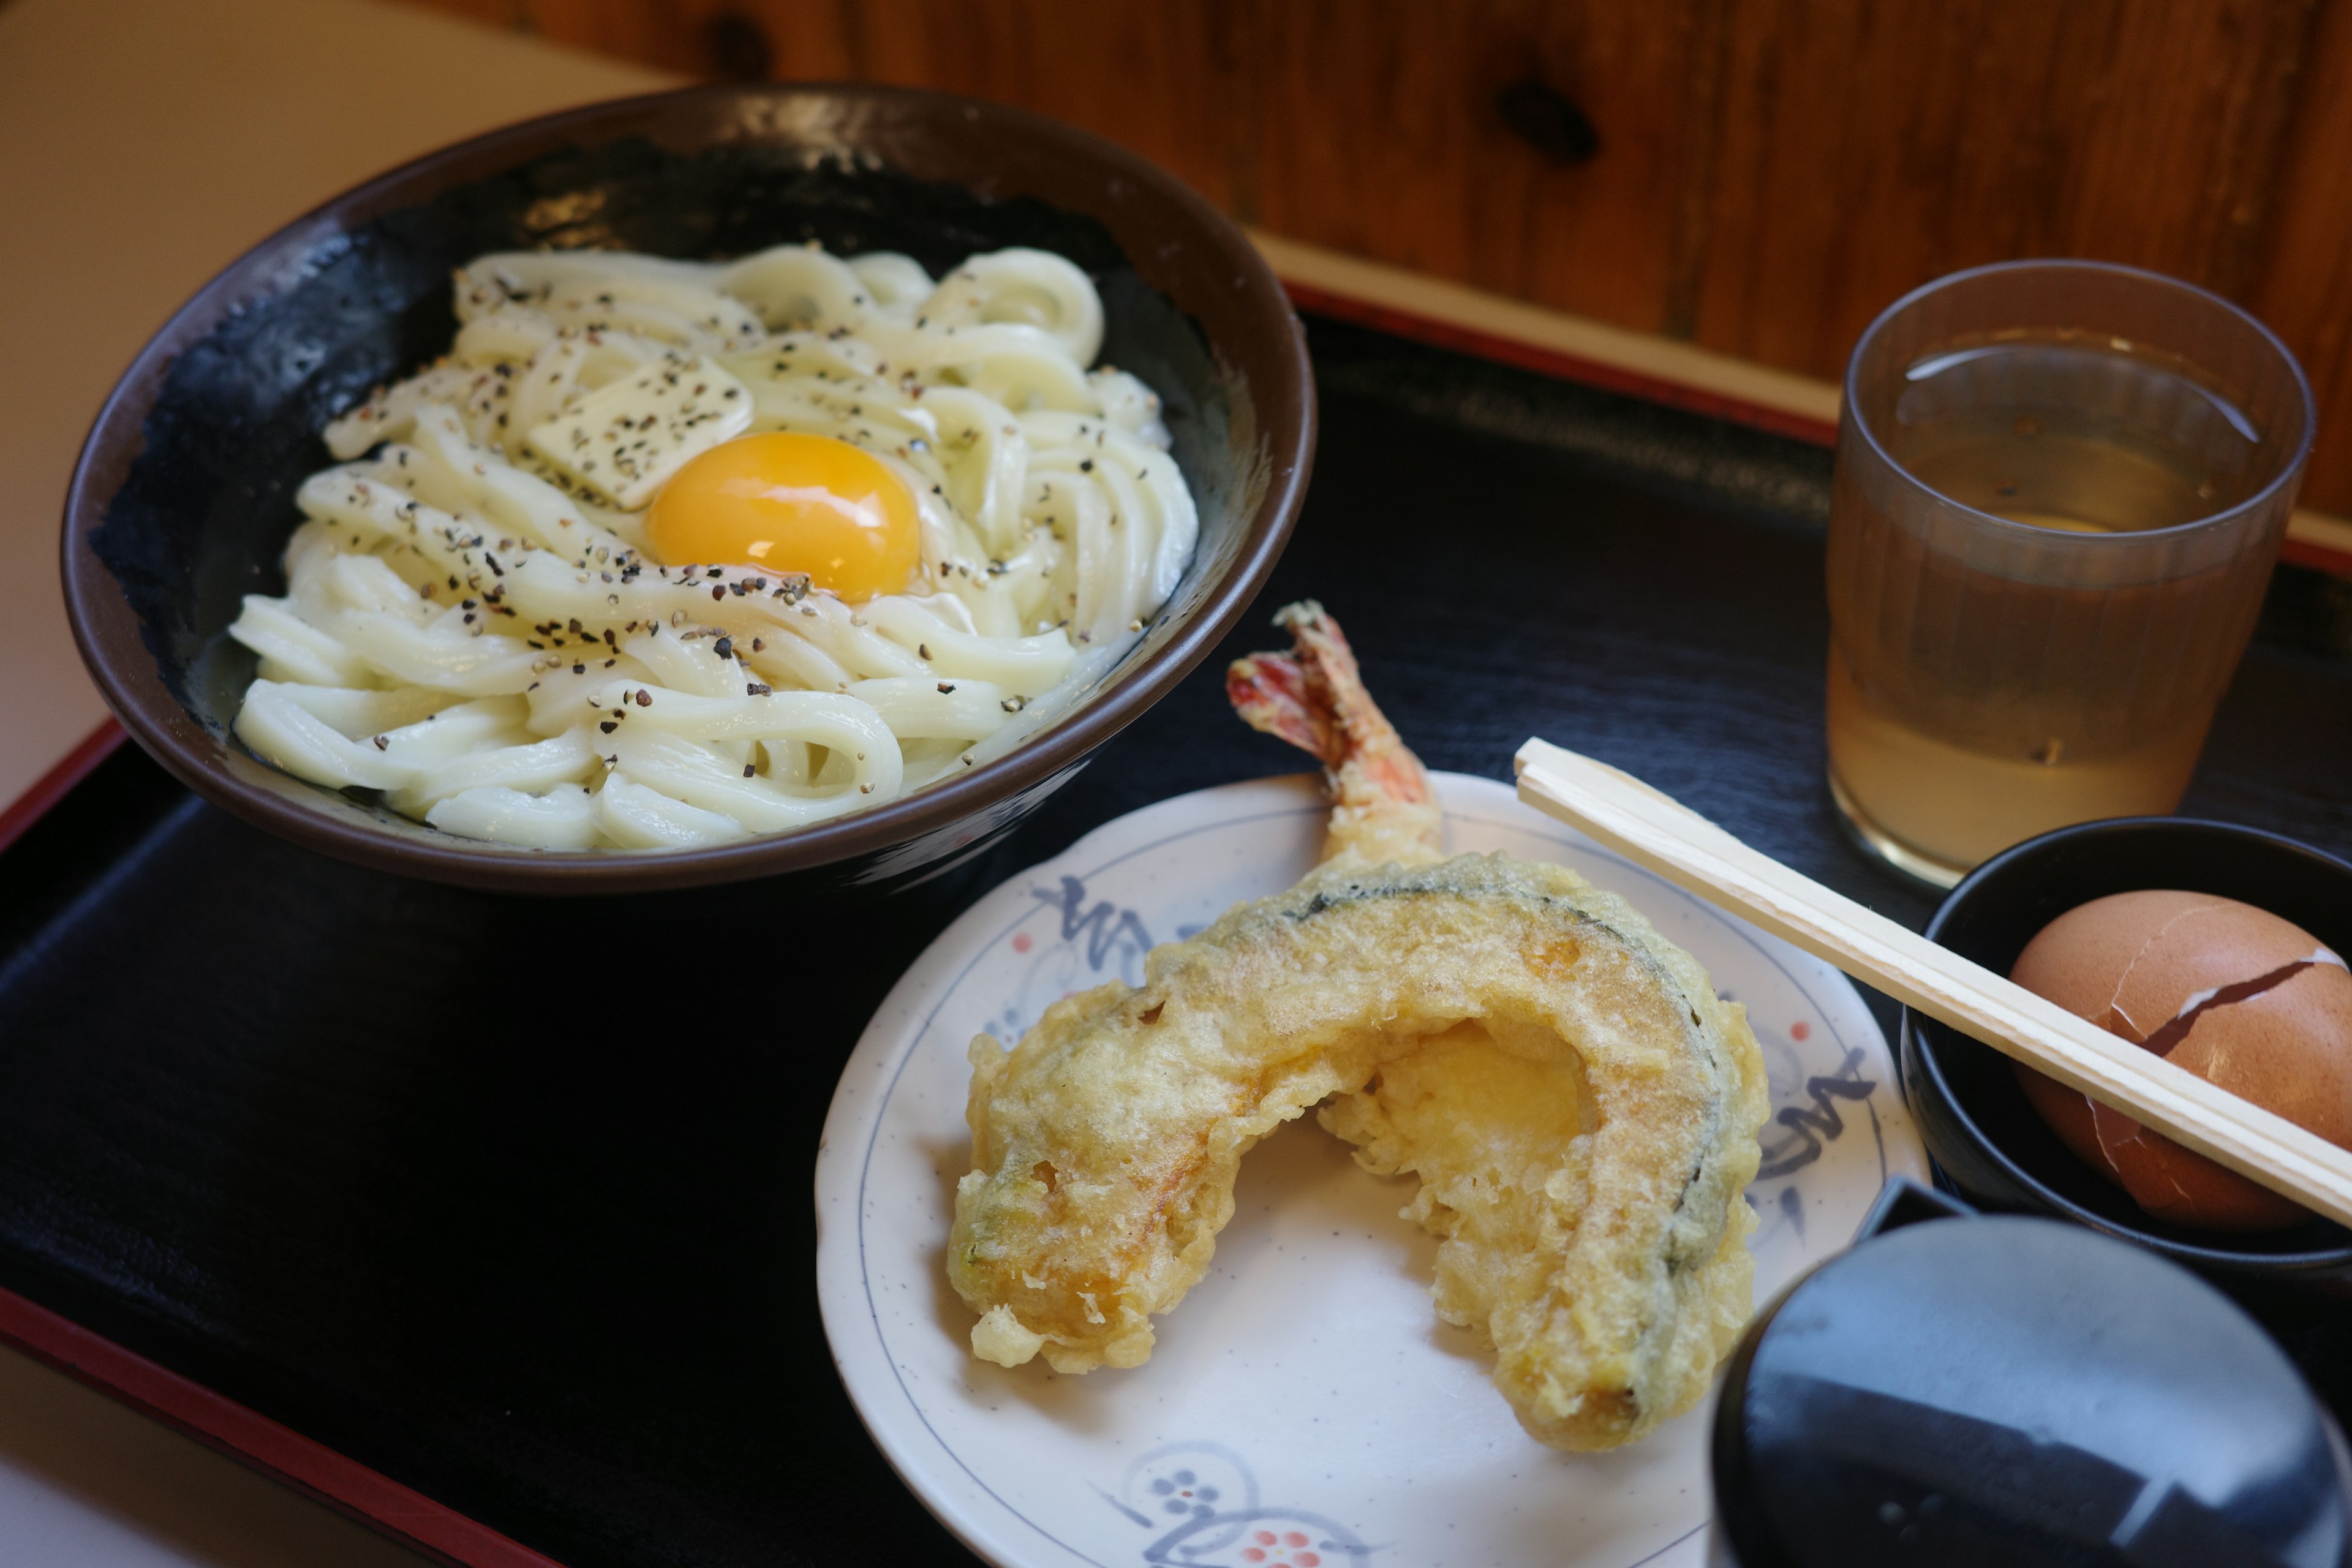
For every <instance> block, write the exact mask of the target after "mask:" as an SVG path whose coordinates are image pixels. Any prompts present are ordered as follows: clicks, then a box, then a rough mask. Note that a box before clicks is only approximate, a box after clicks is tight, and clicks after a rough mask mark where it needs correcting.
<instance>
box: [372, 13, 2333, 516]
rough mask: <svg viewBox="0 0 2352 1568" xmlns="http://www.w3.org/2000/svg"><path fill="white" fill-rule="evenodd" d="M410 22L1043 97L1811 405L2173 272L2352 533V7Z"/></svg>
mask: <svg viewBox="0 0 2352 1568" xmlns="http://www.w3.org/2000/svg"><path fill="white" fill-rule="evenodd" d="M415 3H418V4H425V5H438V6H441V7H443V8H445V9H449V10H455V11H459V12H463V13H465V14H467V15H470V16H476V17H478V18H481V19H483V20H487V21H491V22H494V23H501V24H504V25H508V26H516V27H522V28H528V29H531V30H534V31H536V32H539V33H541V34H543V35H545V36H546V37H550V38H552V39H558V40H561V41H563V42H566V43H571V44H576V45H580V46H583V47H588V48H593V49H600V50H604V51H607V52H611V53H614V54H620V55H625V56H629V57H631V58H636V59H639V60H643V61H645V62H646V63H648V64H653V65H658V66H663V67H667V68H670V69H673V70H677V71H681V72H685V73H688V74H691V75H698V76H762V75H765V76H772V77H777V78H785V79H790V78H799V79H826V78H831V79H841V78H864V79H877V80H884V81H895V82H906V83H914V84H919V85H924V86H931V87H939V88H944V89H950V90H953V91H958V92H966V93H971V94H976V95H978V96H981V97H985V98H992V99H1000V100H1008V101H1012V102H1017V103H1022V104H1025V105H1028V106H1030V107H1032V108H1034V109H1038V110H1044V111H1045V112H1046V113H1049V114H1054V115H1056V116H1059V117H1061V118H1063V119H1066V120H1070V121H1075V122H1076V123H1078V124H1081V125H1085V126H1087V127H1089V128H1091V129H1093V130H1095V131H1097V132H1102V133H1103V134H1105V135H1108V136H1110V137H1112V138H1114V139H1116V140H1118V141H1120V142H1125V143H1127V144H1128V145H1129V146H1131V147H1134V148H1136V149H1137V150H1138V151H1139V152H1141V153H1145V154H1146V155H1148V156H1150V157H1151V158H1153V159H1155V160H1157V161H1158V162H1160V163H1163V164H1165V165H1167V166H1168V167H1169V168H1171V169H1172V170H1174V171H1175V172H1176V173H1177V174H1180V175H1181V176H1182V177H1183V178H1185V179H1186V180H1188V181H1190V182H1191V183H1192V184H1194V185H1195V186H1197V187H1198V188H1199V189H1201V190H1202V191H1203V192H1204V193H1206V194H1207V195H1209V196H1210V197H1212V198H1213V200H1215V201H1217V202H1219V203H1220V204H1222V205H1223V206H1224V207H1225V208H1226V209H1227V210H1228V211H1230V212H1232V213H1233V214H1234V216H1237V217H1240V218H1242V219H1243V220H1244V221H1246V222H1250V223H1255V224H1259V225H1263V226H1265V227H1266V228H1269V229H1271V230H1274V231H1275V232H1276V233H1279V234H1284V235H1288V236H1290V237H1295V238H1297V239H1303V240H1307V241H1309V242H1311V243H1314V244H1318V245H1324V246H1328V247H1334V248H1337V249H1340V250H1346V251H1351V252H1354V253H1357V254H1360V255H1363V256H1368V257H1371V258H1376V259H1379V260H1382V261H1388V262H1393V263H1397V264H1400V265H1402V266H1406V267H1412V268H1420V269H1423V270H1425V271H1429V272H1433V273H1437V274H1441V275H1444V276H1445V277H1449V278H1454V279H1461V280H1463V281H1465V282H1469V283H1473V284H1475V285H1478V286H1480V287H1482V288H1486V289H1494V290H1496V291H1499V292H1502V293H1506V294H1511V295H1516V296H1518V297H1520V298H1523V299H1527V300H1535V301H1537V302H1538V303H1541V304H1545V305H1549V306H1553V307H1556V308H1559V309H1561V310H1570V311H1574V312H1577V313H1579V314H1581V315H1587V316H1591V317H1595V318H1598V319H1600V320H1602V321H1610V322H1613V323H1616V324H1619V325H1622V326H1627V327H1633V328H1636V329H1639V330H1643V331H1656V332H1664V333H1668V334H1671V335H1674V336H1677V337H1683V338H1687V339H1691V340H1694V341H1696V342H1699V343H1701V344H1704V345H1706V346H1707V347H1710V348H1715V349H1720V350H1723V351H1725V352H1727V353H1735V354H1739V355H1743V356H1746V357H1748V358H1752V359H1756V360H1760V361H1763V362H1765V363H1770V364H1774V365H1779V366H1782V367H1786V368H1789V369H1792V370H1798V371H1802V372H1805V373H1808V374H1813V375H1818V376H1823V377H1834V376H1836V375H1837V374H1839V373H1840V371H1841V370H1842V368H1843V363H1844V360H1845V356H1846V353H1847V351H1848V349H1849V348H1850V347H1851V345H1852V344H1853V340H1854V338H1855V337H1856V336H1857V335H1858V334H1859V333H1860V331H1862V329H1863V328H1864V326H1865V325H1867V324H1868V322H1869V321H1870V319H1871V318H1872V317H1873V316H1874V315H1875V314H1876V313H1877V312H1878V310H1880V309H1882V308H1883V307H1884V306H1885V305H1886V304H1887V303H1888V302H1889V301H1891V300H1894V299H1895V297H1896V296H1897V295H1899V294H1901V293H1903V292H1904V291H1905V290H1906V289H1909V288H1911V287H1912V286H1914V285H1915V284H1917V283H1920V282H1922V281H1925V280H1926V279H1929V278H1932V277H1935V276H1936V275H1937V274H1938V273H1942V272H1947V271H1949V270H1951V269H1953V268H1958V267H1966V266H1970V265H1973V264H1975V263H1979V262H1984V261H1992V260H1998V259H2001V258H2010V257H2021V256H2086V257H2099V258H2111V259H2116V260H2121V261H2127V262H2132V263H2135V264H2137V265H2139V266H2143V267H2151V268H2158V269H2159V270H2162V271H2166V272H2170V273H2174V274H2177V275H2179V276H2180V277H2184V278H2188V279H2193V280H2195V281H2197V282H2200V283H2202V284H2204V285H2206V286H2207V287H2209V288H2212V289H2218V290H2220V291H2221V292H2222V293H2224V294H2226V295H2228V296H2230V297H2231V299H2234V300H2239V301H2241V302H2242V303H2244V304H2246V305H2248V306H2249V307H2251V308H2252V309H2253V310H2256V311H2257V312H2258V313H2260V314H2261V315H2262V316H2263V318H2264V319H2265V320H2267V321H2270V322H2271V323H2272V324H2273V326H2274V327H2275V328H2277V329H2278V331H2280V332H2281V333H2282V334H2283V335H2284V336H2285V338H2286V339H2287V341H2288V342H2289V343H2290V345H2291V346H2292V347H2293V348H2294V350H2295V352H2296V353H2298V354H2300V355H2301V356H2302V358H2303V361H2304V363H2305V368H2306V369H2307V370H2308V371H2309V373H2310V374H2311V377H2312V381H2313V384H2314V387H2315V390H2316V391H2317V393H2318V395H2319V397H2320V400H2321V407H2322V415H2323V418H2322V428H2321V437H2320V439H2321V445H2320V450H2319V451H2318V453H2317V454H2316V455H2315V458H2314V461H2313V465H2312V469H2311V474H2310V478H2309V480H2308V481H2307V483H2306V485H2305V503H2306V504H2308V505H2313V506H2317V507H2322V508H2326V509H2327V510H2335V511H2338V512H2352V0H1550V3H1546V0H1448V3H1443V4H1434V5H1433V4H1430V3H1429V0H953V3H950V0H863V3H861V0H415ZM1514 89H1517V90H1516V93H1514ZM1506 104H1507V105H1508V106H1509V107H1508V108H1506V107H1505V105H1506Z"/></svg>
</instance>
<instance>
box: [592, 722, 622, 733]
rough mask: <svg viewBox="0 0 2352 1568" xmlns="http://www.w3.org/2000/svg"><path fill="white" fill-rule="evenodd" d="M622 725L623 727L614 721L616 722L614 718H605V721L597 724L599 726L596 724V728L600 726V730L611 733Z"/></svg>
mask: <svg viewBox="0 0 2352 1568" xmlns="http://www.w3.org/2000/svg"><path fill="white" fill-rule="evenodd" d="M620 727H621V726H620V725H618V724H616V723H614V721H612V720H610V719H607V720H605V721H604V722H603V723H601V724H599V725H597V726H596V728H598V729H599V730H602V731H604V733H606V734H607V735H609V734H611V733H612V732H613V731H615V730H617V729H619V728H620Z"/></svg>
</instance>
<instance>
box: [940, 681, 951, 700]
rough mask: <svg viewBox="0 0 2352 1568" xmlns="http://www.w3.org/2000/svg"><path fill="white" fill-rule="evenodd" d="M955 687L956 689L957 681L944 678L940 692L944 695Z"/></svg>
mask: <svg viewBox="0 0 2352 1568" xmlns="http://www.w3.org/2000/svg"><path fill="white" fill-rule="evenodd" d="M954 689H955V682H954V681H952V680H942V681H940V694H941V695H942V696H944V695H946V694H947V693H948V692H950V691H953V690H954Z"/></svg>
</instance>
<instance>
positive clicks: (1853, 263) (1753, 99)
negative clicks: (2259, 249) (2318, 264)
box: [1692, 0, 2314, 375]
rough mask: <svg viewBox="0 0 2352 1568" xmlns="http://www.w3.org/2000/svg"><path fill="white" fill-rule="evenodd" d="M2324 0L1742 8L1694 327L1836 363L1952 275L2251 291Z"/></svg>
mask: <svg viewBox="0 0 2352 1568" xmlns="http://www.w3.org/2000/svg"><path fill="white" fill-rule="evenodd" d="M2313 13H2314V5H2313V0H2069V3H2068V4H2064V5H2050V4H2047V3H2045V0H1937V4H1934V5H1917V6H1907V7H1894V6H1887V5H1874V4H1870V3H1868V0H1738V4H1737V5H1735V7H1734V10H1733V15H1732V26H1731V41H1730V63H1729V67H1728V68H1727V71H1726V73H1725V87H1724V95H1725V96H1724V102H1723V105H1722V108H1721V110H1720V123H1721V126H1722V146H1721V149H1720V150H1719V152H1718V153H1717V160H1716V184H1715V189H1714V191H1713V193H1712V195H1711V198H1710V200H1709V202H1708V204H1707V215H1708V221H1709V232H1708V234H1707V237H1706V246H1705V258H1704V264H1703V267H1702V268H1700V276H1699V285H1698V292H1697V297H1696V300H1695V301H1694V309H1693V311H1692V321H1693V324H1694V327H1695V331H1696V336H1697V338H1698V340H1699V341H1700V342H1704V343H1706V344H1707V345H1709V346H1710V347H1715V348H1719V349H1723V350H1726V351H1727V352H1729V353H1739V354H1744V355H1748V356H1752V357H1755V358H1759V359H1763V360H1766V361H1768V362H1769V363H1774V364H1780V365H1786V366H1789V367H1791V368H1795V369H1802V370H1808V371H1811V373H1813V374H1817V375H1833V374H1837V373H1838V372H1839V371H1840V369H1841V368H1842V367H1843V363H1844V359H1845V356H1846V353H1848V351H1849V350H1850V349H1851V347H1852V345H1853V341H1854V339H1855V338H1856V337H1858V336H1859V335H1860V333H1861V331H1862V330H1863V328H1864V327H1865V326H1867V325H1868V324H1869V322H1870V320H1871V318H1872V317H1873V316H1874V315H1875V314H1876V313H1877V311H1878V310H1881V309H1883V308H1884V307H1885V305H1887V304H1888V303H1890V302H1891V301H1893V300H1895V299H1896V298H1898V297H1899V296H1901V295H1902V294H1903V293H1904V292H1906V290H1908V289H1912V288H1914V287H1916V286H1917V285H1918V284H1920V283H1923V282H1926V281H1927V279H1931V278H1934V277H1936V276H1937V275H1938V274H1941V273H1944V272H1948V271H1951V270H1953V269H1954V268H1960V267H1969V266H1974V265H1977V264H1979V263H1982V262H1987V261H1996V260H2002V259H2006V258H2012V257H2021V256H2089V257H2099V258H2108V259H2113V260H2119V261H2127V262H2131V263H2134V264H2136V265H2138V266H2143V267H2152V268H2157V269H2158V270H2161V271H2166V272H2170V273H2174V274H2177V275H2179V276H2181V277H2185V278H2189V279H2192V280H2194V281H2197V282H2200V283H2203V284H2205V285H2207V286H2209V287H2213V288H2217V289H2221V291H2223V292H2225V293H2230V294H2232V295H2237V296H2242V295H2243V294H2244V293H2245V292H2246V290H2247V289H2248V287H2249V285H2250V284H2251V282H2252V272H2253V266H2252V263H2253V260H2254V257H2253V245H2254V243H2255V240H2256V238H2257V237H2258V236H2259V235H2260V233H2261V226H2262V222H2263V218H2264V217H2265V216H2267V206H2268V202H2269V197H2270V192H2271V188H2272V186H2273V183H2274V176H2275V173H2276V169H2277V165H2278V163H2279V160H2280V156H2281V153H2282V148H2283V141H2284V129H2285V125H2286V121H2287V117H2288V111H2289V110H2290V109H2291V108H2292V105H2293V97H2292V89H2293V87H2294V78H2295V74H2296V69H2297V67H2298V65H2299V63H2300V60H2301V58H2302V54H2303V51H2304V48H2305V41H2306V37H2307V35H2308V33H2309V30H2310V24H2311V20H2312V16H2313Z"/></svg>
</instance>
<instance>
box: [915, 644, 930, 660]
mask: <svg viewBox="0 0 2352 1568" xmlns="http://www.w3.org/2000/svg"><path fill="white" fill-rule="evenodd" d="M915 655H916V657H917V658H930V657H931V645H930V644H929V643H927V642H919V643H917V644H916V645H915Z"/></svg>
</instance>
